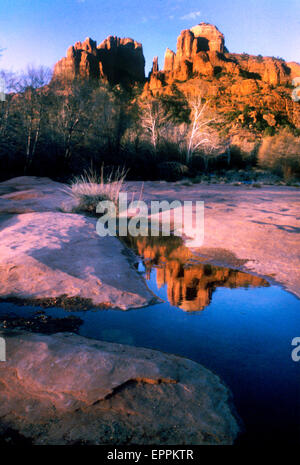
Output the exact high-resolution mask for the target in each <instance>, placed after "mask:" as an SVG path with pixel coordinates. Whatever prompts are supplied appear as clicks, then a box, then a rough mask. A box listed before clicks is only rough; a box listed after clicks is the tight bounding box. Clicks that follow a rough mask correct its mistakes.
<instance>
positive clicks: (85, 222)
mask: <svg viewBox="0 0 300 465" xmlns="http://www.w3.org/2000/svg"><path fill="white" fill-rule="evenodd" d="M0 283H1V285H0V297H1V298H8V297H17V298H20V299H48V298H55V297H58V296H61V295H67V296H68V297H74V296H79V297H81V298H83V299H90V301H91V302H92V304H94V305H104V306H106V307H117V308H121V309H123V310H126V309H128V308H137V307H142V306H145V305H147V304H148V303H149V302H151V301H152V300H153V295H152V294H151V293H150V291H149V290H148V288H147V286H146V284H145V282H144V281H143V279H142V278H141V277H140V276H139V275H138V274H137V272H136V270H135V269H134V267H133V265H132V264H131V263H130V260H129V258H128V257H127V256H126V254H125V248H124V246H123V245H122V244H121V242H120V241H119V240H118V239H117V238H115V237H108V236H107V237H99V236H98V235H97V233H96V219H94V218H86V217H84V216H82V215H78V214H72V213H59V212H42V213H24V214H20V215H8V216H6V217H5V216H4V217H3V219H2V221H1V222H0Z"/></svg>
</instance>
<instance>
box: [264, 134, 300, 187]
mask: <svg viewBox="0 0 300 465" xmlns="http://www.w3.org/2000/svg"><path fill="white" fill-rule="evenodd" d="M258 164H259V166H260V167H262V168H266V169H269V170H271V171H272V172H273V173H275V174H277V175H279V176H281V177H283V178H284V180H285V181H290V180H291V179H293V178H300V137H298V136H294V135H293V133H292V132H291V131H290V130H288V129H287V128H285V129H283V130H281V131H280V132H279V133H278V134H276V135H274V136H273V137H265V138H264V139H263V141H262V144H261V146H260V148H259V152H258Z"/></svg>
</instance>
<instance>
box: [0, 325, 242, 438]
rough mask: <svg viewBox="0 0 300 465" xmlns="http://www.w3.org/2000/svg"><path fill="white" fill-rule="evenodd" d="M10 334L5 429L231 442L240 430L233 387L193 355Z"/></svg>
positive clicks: (2, 410) (0, 400) (1, 369)
mask: <svg viewBox="0 0 300 465" xmlns="http://www.w3.org/2000/svg"><path fill="white" fill-rule="evenodd" d="M2 336H3V334H2ZM4 336H5V338H6V346H7V347H6V353H7V362H6V363H0V376H1V383H0V417H1V420H0V432H2V434H4V433H5V432H6V431H7V430H9V429H10V430H13V431H16V432H17V433H18V434H19V435H21V437H24V438H27V439H30V440H31V441H32V443H33V444H43V445H45V444H47V445H48V444H49V445H65V444H67V445H72V444H111V445H120V444H127V445H129V444H185V445H186V444H232V443H233V441H234V440H235V438H236V436H237V434H238V431H239V427H238V424H237V421H236V419H235V418H234V416H233V414H232V412H231V409H230V405H229V398H230V393H229V390H228V389H227V387H225V386H224V385H223V384H222V382H221V381H220V379H219V378H218V376H216V375H215V374H213V373H212V372H210V371H209V370H207V369H205V368H204V367H203V366H201V365H199V364H197V363H195V362H193V361H191V360H187V359H184V358H180V357H177V356H175V355H167V354H164V353H161V352H157V351H153V350H149V349H142V348H137V347H130V346H125V345H121V344H113V343H108V342H101V341H95V340H92V339H87V338H84V337H80V336H77V335H74V334H71V333H61V334H55V335H47V336H46V335H41V334H33V333H26V332H18V333H15V332H6V333H5V334H4Z"/></svg>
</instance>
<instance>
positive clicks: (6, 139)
mask: <svg viewBox="0 0 300 465" xmlns="http://www.w3.org/2000/svg"><path fill="white" fill-rule="evenodd" d="M218 71H219V70H216V74H218ZM2 77H3V78H5V81H6V87H7V89H8V93H7V95H6V100H5V101H0V181H1V180H5V179H8V178H11V177H15V176H22V175H34V176H48V177H50V178H52V179H56V180H59V181H68V180H69V179H71V178H72V177H73V176H76V175H80V174H81V173H82V172H83V171H84V170H88V169H90V168H91V167H92V168H93V170H95V171H96V172H97V171H100V168H101V166H103V164H104V166H105V167H107V169H111V168H112V167H116V166H121V167H124V169H126V170H128V175H127V179H143V180H147V179H148V180H154V179H164V180H167V181H176V180H179V179H182V178H191V179H193V178H195V177H197V176H201V175H208V174H209V173H212V172H213V173H224V171H225V172H226V171H227V170H231V171H232V170H240V169H253V168H255V167H262V168H263V169H266V170H269V171H270V172H273V173H274V174H276V175H278V176H280V177H284V178H285V179H286V180H291V179H294V178H295V179H297V178H299V177H300V163H299V157H300V155H299V153H300V142H299V134H297V133H295V131H294V133H293V132H292V130H291V129H289V128H288V124H287V122H286V121H281V120H280V115H277V116H276V120H277V123H278V124H277V127H276V129H275V128H274V127H271V126H269V125H268V123H267V121H265V120H264V119H263V118H262V116H261V115H258V118H257V122H256V123H255V127H254V130H255V131H256V132H257V134H258V138H257V140H258V145H256V146H255V148H254V149H253V150H251V151H250V152H249V151H248V152H247V151H243V150H242V149H241V148H240V147H239V146H238V145H235V144H232V142H231V140H230V137H229V136H228V128H229V127H230V126H231V125H232V124H234V123H236V121H237V120H238V118H239V116H240V115H241V114H242V116H243V122H242V123H240V127H241V128H242V129H243V128H245V127H246V128H247V127H248V126H249V125H250V123H251V120H250V117H249V114H250V111H251V110H252V109H251V108H250V107H247V108H246V107H245V109H244V111H242V112H240V111H233V112H231V113H230V114H227V118H226V119H224V120H223V121H221V120H220V119H218V118H211V115H205V113H203V119H204V123H205V118H206V119H207V124H206V123H205V124H204V127H205V130H202V132H201V130H200V129H199V130H198V132H197V133H196V135H194V136H193V137H194V139H193V141H192V142H193V143H192V144H190V142H191V130H192V127H193V122H194V118H195V111H196V110H195V108H196V106H195V104H193V102H190V101H188V100H187V99H186V98H185V96H184V95H183V94H181V93H180V92H179V90H178V89H177V87H176V84H174V85H173V89H172V92H173V94H172V96H165V97H156V98H154V97H153V98H152V97H149V98H146V97H145V96H144V97H143V96H142V91H143V87H142V85H135V86H128V87H121V86H120V85H116V86H114V87H111V86H109V85H108V84H105V83H102V84H100V85H99V83H97V84H96V83H94V82H91V81H87V80H85V81H83V80H77V81H73V82H69V83H64V85H62V84H61V83H59V82H50V78H51V76H50V73H49V71H47V70H46V69H44V68H40V69H38V70H34V69H29V70H28V72H27V73H26V74H24V75H23V76H21V77H18V78H16V76H14V75H10V74H7V73H6V74H5V75H4V73H2ZM247 77H249V76H247ZM49 82H50V84H49ZM279 124H282V125H283V126H285V129H284V131H283V132H282V131H281V132H280V134H279V133H278V127H279V126H278V125H279ZM224 128H225V129H226V128H227V129H226V130H224ZM226 131H227V132H226ZM216 133H218V141H216ZM226 134H227V135H226ZM220 135H221V137H220ZM222 135H223V136H222ZM201 138H202V139H201ZM278 138H279V142H276V141H278ZM266 140H267V142H266ZM204 141H205V142H204ZM261 141H263V143H261ZM259 145H261V147H259Z"/></svg>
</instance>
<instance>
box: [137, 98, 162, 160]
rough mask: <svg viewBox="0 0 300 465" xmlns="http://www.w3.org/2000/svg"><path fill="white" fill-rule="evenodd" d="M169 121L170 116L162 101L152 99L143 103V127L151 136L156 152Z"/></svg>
mask: <svg viewBox="0 0 300 465" xmlns="http://www.w3.org/2000/svg"><path fill="white" fill-rule="evenodd" d="M168 120H169V115H168V113H167V112H166V110H165V108H164V106H163V104H162V103H161V101H160V100H158V99H155V98H153V97H151V98H149V99H147V100H146V101H143V102H142V116H141V125H142V127H143V128H144V129H145V130H146V132H147V133H148V134H149V135H150V138H151V143H152V145H153V148H154V150H155V151H156V149H157V144H158V142H159V139H160V137H161V135H162V131H163V129H165V127H166V124H167V122H168Z"/></svg>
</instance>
